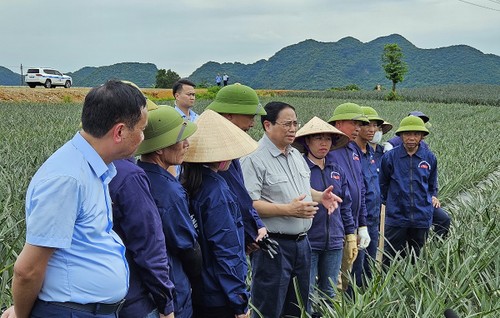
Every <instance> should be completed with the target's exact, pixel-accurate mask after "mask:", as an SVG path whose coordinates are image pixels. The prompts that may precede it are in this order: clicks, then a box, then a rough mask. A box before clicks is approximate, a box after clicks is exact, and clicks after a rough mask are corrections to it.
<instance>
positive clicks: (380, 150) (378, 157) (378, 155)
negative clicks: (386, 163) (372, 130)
mask: <svg viewBox="0 0 500 318" xmlns="http://www.w3.org/2000/svg"><path fill="white" fill-rule="evenodd" d="M372 150H373V148H372ZM383 155H384V147H382V146H381V145H379V144H377V146H376V147H375V150H374V151H373V158H374V159H375V163H376V164H377V171H378V172H379V173H380V162H381V161H382V156H383Z"/></svg>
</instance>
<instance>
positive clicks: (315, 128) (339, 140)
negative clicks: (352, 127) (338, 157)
mask: <svg viewBox="0 0 500 318" xmlns="http://www.w3.org/2000/svg"><path fill="white" fill-rule="evenodd" d="M315 134H331V135H332V147H331V148H330V150H333V149H337V148H341V147H343V146H345V145H347V143H348V142H349V137H347V135H346V134H344V133H343V132H341V131H340V130H338V129H337V128H335V127H333V126H332V125H330V124H329V123H327V122H326V121H324V120H322V119H320V118H318V117H316V116H314V117H313V118H311V120H310V121H308V122H307V123H306V124H305V125H304V126H303V127H302V128H300V129H299V130H298V131H297V134H296V135H295V141H294V142H293V144H292V146H294V147H295V148H297V150H299V151H300V152H305V145H306V142H305V138H304V137H305V136H308V135H315Z"/></svg>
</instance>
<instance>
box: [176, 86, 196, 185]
mask: <svg viewBox="0 0 500 318" xmlns="http://www.w3.org/2000/svg"><path fill="white" fill-rule="evenodd" d="M195 87H196V85H195V84H194V83H193V82H191V81H190V80H188V79H185V78H182V79H180V80H178V81H177V82H175V83H174V85H173V86H172V94H173V95H174V98H175V102H174V108H175V110H176V111H177V112H178V113H179V114H181V116H182V118H184V119H186V120H188V121H190V122H192V123H193V122H194V121H195V120H196V119H197V118H198V114H197V113H195V112H194V111H193V109H192V108H193V106H194V102H195V101H196V91H195ZM169 171H170V172H171V173H172V174H173V175H174V176H176V177H177V178H179V176H180V174H181V166H180V165H174V166H171V167H170V168H169Z"/></svg>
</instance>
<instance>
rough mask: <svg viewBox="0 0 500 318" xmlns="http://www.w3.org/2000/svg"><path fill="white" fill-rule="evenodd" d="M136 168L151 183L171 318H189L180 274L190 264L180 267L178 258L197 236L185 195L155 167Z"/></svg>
mask: <svg viewBox="0 0 500 318" xmlns="http://www.w3.org/2000/svg"><path fill="white" fill-rule="evenodd" d="M138 165H139V166H140V167H141V168H143V169H144V171H145V172H146V174H147V175H148V177H149V180H151V194H152V195H153V197H154V199H155V201H156V204H157V206H158V211H159V212H160V217H161V224H162V225H163V232H164V233H165V241H166V243H167V249H168V258H169V263H170V266H171V270H170V279H171V280H172V281H173V283H174V286H175V303H174V304H175V317H191V316H192V315H193V306H192V300H191V283H190V282H189V278H188V276H187V274H186V271H185V270H184V268H185V267H186V266H190V265H191V264H183V263H182V262H181V259H180V257H179V254H180V253H181V252H182V251H184V250H191V249H193V248H194V247H195V246H196V245H197V244H196V242H197V239H198V235H197V233H196V230H195V228H194V225H193V221H192V219H191V216H190V213H189V206H188V198H187V194H186V191H185V190H184V188H183V187H182V185H181V184H180V183H179V181H178V180H177V179H176V178H175V177H174V176H172V175H171V174H170V173H169V172H168V171H167V170H165V169H163V168H162V167H160V166H159V165H157V164H153V163H148V162H143V161H139V162H138Z"/></svg>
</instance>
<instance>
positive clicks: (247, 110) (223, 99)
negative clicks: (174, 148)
mask: <svg viewBox="0 0 500 318" xmlns="http://www.w3.org/2000/svg"><path fill="white" fill-rule="evenodd" d="M207 109H211V110H213V111H215V112H218V113H219V114H221V115H222V116H224V117H225V118H226V119H228V120H229V121H230V122H232V123H233V124H235V125H236V126H238V127H239V128H240V129H241V130H243V131H245V132H246V131H248V130H250V128H252V127H253V126H254V124H255V116H256V115H265V114H266V111H265V110H264V107H262V105H261V104H260V102H259V98H258V96H257V93H256V92H255V91H254V90H253V89H252V88H250V87H248V86H245V85H241V84H239V83H236V84H233V85H228V86H226V87H223V88H222V89H221V90H220V91H219V92H218V93H217V95H216V96H215V100H214V101H213V102H212V103H211V104H210V105H208V107H207ZM218 173H219V174H220V175H221V176H222V177H223V178H224V180H226V182H227V184H228V185H229V187H230V188H231V190H232V191H233V192H234V193H235V194H236V196H237V197H238V203H239V205H240V210H241V214H242V215H243V222H244V225H245V234H246V235H245V241H246V247H247V252H251V251H253V250H255V249H257V248H258V245H257V244H256V242H259V241H261V240H262V238H263V237H264V236H265V235H266V234H267V230H266V227H265V226H264V223H263V222H262V220H261V219H260V217H259V215H258V213H257V211H256V210H255V208H254V207H253V200H252V199H251V198H250V196H249V195H248V192H247V189H246V188H245V181H244V180H243V172H242V170H241V165H240V160H239V158H238V159H234V160H233V161H232V162H231V165H230V166H229V169H228V170H226V171H219V172H218Z"/></svg>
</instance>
